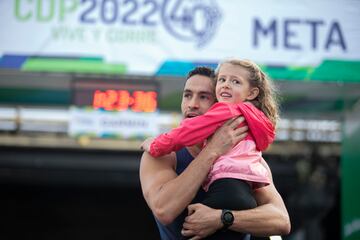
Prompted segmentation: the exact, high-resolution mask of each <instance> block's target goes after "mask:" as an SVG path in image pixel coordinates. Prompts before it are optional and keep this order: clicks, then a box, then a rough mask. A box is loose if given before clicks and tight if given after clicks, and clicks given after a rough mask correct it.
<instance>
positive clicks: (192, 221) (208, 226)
mask: <svg viewBox="0 0 360 240" xmlns="http://www.w3.org/2000/svg"><path fill="white" fill-rule="evenodd" d="M222 225H223V224H222V223H221V210H218V209H212V208H209V207H207V206H205V205H203V204H201V203H197V204H192V205H189V206H188V216H187V217H186V218H185V222H184V224H183V229H182V230H181V234H182V235H184V236H185V237H192V238H191V239H201V238H205V237H207V236H209V235H211V234H213V233H215V232H216V231H217V230H218V229H220V228H221V227H222Z"/></svg>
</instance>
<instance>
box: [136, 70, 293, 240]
mask: <svg viewBox="0 0 360 240" xmlns="http://www.w3.org/2000/svg"><path fill="white" fill-rule="evenodd" d="M213 77H214V73H213V71H212V70H211V69H208V68H205V67H199V68H195V69H194V70H193V71H191V72H190V73H189V75H188V78H187V81H186V84H185V88H184V92H183V98H182V103H181V110H182V113H183V115H184V117H185V118H188V117H195V116H199V115H201V114H204V113H205V112H206V111H207V110H208V109H209V108H210V107H211V106H212V104H214V103H215V101H216V99H215V96H214V88H215V85H214V82H213V80H212V78H213ZM242 121H243V118H241V117H240V118H238V119H232V120H229V121H228V122H226V123H225V124H224V125H223V126H222V127H221V128H220V129H218V131H217V132H216V133H215V134H214V135H213V136H212V138H211V139H210V140H209V141H208V142H207V144H206V146H205V147H204V148H203V149H202V148H201V146H192V147H187V148H184V149H182V150H180V151H178V152H176V153H171V154H169V155H166V156H163V157H160V158H157V159H155V158H153V157H152V156H151V155H149V154H148V153H146V152H145V153H144V154H143V156H142V159H141V165H140V181H141V187H142V191H143V194H144V198H145V200H146V202H147V204H148V205H149V207H150V209H151V210H152V212H153V214H154V216H155V218H156V221H157V224H158V227H159V231H160V235H161V239H163V240H167V239H181V238H182V236H185V237H192V238H191V239H201V238H204V237H207V236H210V235H212V234H213V233H215V232H216V231H218V230H219V229H222V228H224V227H227V228H229V229H230V230H233V231H237V232H243V233H250V234H252V235H258V236H270V235H282V234H288V233H289V231H290V221H289V216H288V213H287V210H286V208H285V205H284V203H283V200H282V198H281V196H280V195H279V193H278V192H277V190H276V189H275V187H274V185H273V184H270V185H269V186H266V187H263V188H259V189H257V190H255V191H254V193H253V194H254V197H255V199H256V201H257V204H258V207H256V208H254V209H250V210H242V211H230V212H228V211H223V210H221V209H211V208H209V207H207V206H205V205H203V204H200V203H199V202H201V198H202V196H201V195H202V194H203V191H202V189H201V184H202V183H203V181H204V180H205V178H206V176H207V174H208V172H209V170H210V168H211V166H212V164H213V162H214V161H215V160H216V159H217V158H218V157H219V156H221V155H223V154H224V153H226V152H227V151H228V150H230V149H231V148H232V147H233V145H235V144H236V143H237V142H239V141H240V140H242V139H243V138H244V137H245V135H246V130H247V129H246V127H242V128H237V127H238V125H239V124H240V123H241V122H242ZM264 164H265V165H266V166H267V164H266V163H265V162H264ZM267 168H268V166H267ZM269 172H270V169H269ZM191 203H195V204H191ZM189 204H190V205H189ZM186 208H187V210H188V212H186V211H185V210H186ZM187 214H188V216H186V215H187ZM224 214H227V216H228V217H226V218H225V217H224V216H225V215H224Z"/></svg>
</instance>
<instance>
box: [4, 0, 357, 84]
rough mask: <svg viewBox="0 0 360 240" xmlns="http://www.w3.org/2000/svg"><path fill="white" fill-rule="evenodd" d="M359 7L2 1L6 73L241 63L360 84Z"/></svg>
mask: <svg viewBox="0 0 360 240" xmlns="http://www.w3.org/2000/svg"><path fill="white" fill-rule="evenodd" d="M359 9H360V2H359V1H357V0H347V1H342V0H333V1H326V0H319V1H310V0H303V1H299V2H293V1H285V0H276V1H275V0H251V1H250V0H243V1H238V0H227V1H219V0H36V1H35V0H34V1H27V0H9V1H0V22H1V23H0V24H1V28H0V35H1V38H0V56H1V59H0V68H11V69H20V70H23V71H56V72H59V71H60V72H61V71H63V72H87V73H92V72H95V73H113V74H140V75H149V76H154V75H157V76H161V75H162V76H164V75H169V76H184V75H185V74H186V72H187V71H188V70H189V69H191V68H192V67H193V66H194V65H209V66H216V64H217V63H218V62H219V61H220V60H222V59H224V58H230V57H237V58H247V59H251V60H253V61H255V62H257V63H258V64H260V65H261V66H262V67H263V68H264V70H265V71H267V72H268V73H269V74H270V75H271V76H272V77H273V78H275V79H289V80H323V81H344V82H360V74H359V72H358V70H357V69H359V67H360V25H359V24H356V23H358V22H360V10H359ZM335 70H336V71H335Z"/></svg>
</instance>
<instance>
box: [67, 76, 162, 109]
mask: <svg viewBox="0 0 360 240" xmlns="http://www.w3.org/2000/svg"><path fill="white" fill-rule="evenodd" d="M73 89H74V91H73V104H74V105H76V106H92V107H93V108H94V109H103V110H107V111H125V110H132V111H134V112H155V111H156V110H157V106H158V100H157V97H158V84H157V83H156V82H155V81H151V80H143V81H140V80H126V81H125V80H121V79H85V78H81V79H74V81H73Z"/></svg>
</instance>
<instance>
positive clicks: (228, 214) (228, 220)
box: [224, 212, 234, 224]
mask: <svg viewBox="0 0 360 240" xmlns="http://www.w3.org/2000/svg"><path fill="white" fill-rule="evenodd" d="M224 221H225V222H226V223H230V224H231V223H232V222H233V221H234V216H233V215H232V213H231V212H225V213H224Z"/></svg>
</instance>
